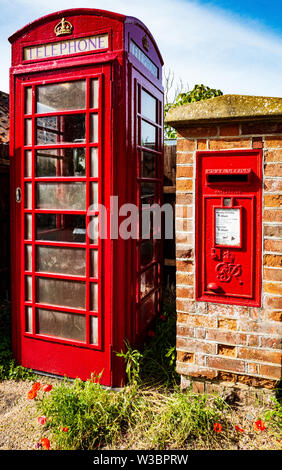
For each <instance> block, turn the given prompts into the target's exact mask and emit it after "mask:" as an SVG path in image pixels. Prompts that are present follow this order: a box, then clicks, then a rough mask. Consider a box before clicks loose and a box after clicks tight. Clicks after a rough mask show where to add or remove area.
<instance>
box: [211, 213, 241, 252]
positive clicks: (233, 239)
mask: <svg viewBox="0 0 282 470" xmlns="http://www.w3.org/2000/svg"><path fill="white" fill-rule="evenodd" d="M240 225H241V224H240V209H239V208H238V209H221V208H216V209H215V243H216V245H228V246H238V245H240V229H241V227H240Z"/></svg>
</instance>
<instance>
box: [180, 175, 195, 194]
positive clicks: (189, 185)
mask: <svg viewBox="0 0 282 470" xmlns="http://www.w3.org/2000/svg"><path fill="white" fill-rule="evenodd" d="M176 191H187V192H192V191H193V179H189V178H187V179H183V180H181V179H177V180H176Z"/></svg>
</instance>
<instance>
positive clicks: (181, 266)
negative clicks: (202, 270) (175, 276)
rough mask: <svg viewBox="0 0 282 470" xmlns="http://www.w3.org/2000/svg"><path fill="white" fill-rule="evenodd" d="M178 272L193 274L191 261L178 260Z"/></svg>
mask: <svg viewBox="0 0 282 470" xmlns="http://www.w3.org/2000/svg"><path fill="white" fill-rule="evenodd" d="M176 270H177V271H183V272H187V273H191V272H193V270H194V267H193V263H192V261H191V260H183V261H179V260H176Z"/></svg>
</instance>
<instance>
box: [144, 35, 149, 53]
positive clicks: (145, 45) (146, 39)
mask: <svg viewBox="0 0 282 470" xmlns="http://www.w3.org/2000/svg"><path fill="white" fill-rule="evenodd" d="M142 45H143V47H144V49H145V50H146V51H147V52H148V51H149V41H148V37H147V35H146V34H145V36H143V38H142Z"/></svg>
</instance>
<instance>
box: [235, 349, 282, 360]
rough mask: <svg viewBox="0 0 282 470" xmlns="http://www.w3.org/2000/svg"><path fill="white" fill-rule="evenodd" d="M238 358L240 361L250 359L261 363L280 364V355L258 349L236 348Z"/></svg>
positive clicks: (281, 356) (281, 355)
mask: <svg viewBox="0 0 282 470" xmlns="http://www.w3.org/2000/svg"><path fill="white" fill-rule="evenodd" d="M238 357H239V358H240V359H252V360H255V361H262V362H273V363H274V364H281V359H282V354H281V353H279V352H274V351H269V350H263V349H259V348H257V349H256V348H240V347H239V348H238Z"/></svg>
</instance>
